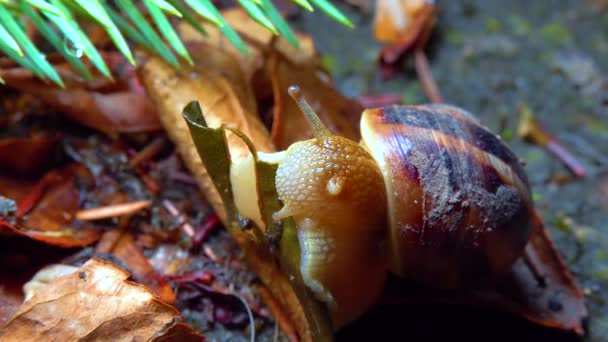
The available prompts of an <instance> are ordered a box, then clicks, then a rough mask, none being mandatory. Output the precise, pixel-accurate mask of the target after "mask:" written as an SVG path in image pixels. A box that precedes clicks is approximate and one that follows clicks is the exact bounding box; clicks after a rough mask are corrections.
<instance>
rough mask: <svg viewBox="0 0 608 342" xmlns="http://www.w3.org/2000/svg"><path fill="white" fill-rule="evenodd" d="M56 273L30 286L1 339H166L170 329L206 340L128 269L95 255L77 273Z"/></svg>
mask: <svg viewBox="0 0 608 342" xmlns="http://www.w3.org/2000/svg"><path fill="white" fill-rule="evenodd" d="M47 275H48V274H47ZM55 275H56V276H57V277H56V278H54V279H49V278H48V277H47V278H46V279H44V281H45V282H46V286H40V284H39V285H38V287H35V289H34V290H32V292H31V293H30V295H31V297H30V298H29V300H27V301H26V302H24V303H23V304H22V305H21V308H20V309H19V311H18V312H17V313H16V314H15V316H13V318H12V319H11V320H10V321H9V322H8V324H7V325H6V326H5V327H4V328H3V329H2V330H1V331H0V339H1V340H3V341H27V340H36V341H52V340H62V341H69V340H86V341H94V340H110V341H133V340H166V339H163V338H164V337H166V336H165V335H166V334H170V335H169V336H181V337H183V338H184V340H197V341H202V340H204V338H203V336H201V335H198V334H197V333H196V332H194V330H192V329H189V330H188V328H187V327H184V326H183V325H181V324H180V323H178V321H179V320H180V318H181V316H180V314H179V312H178V311H177V310H176V309H175V308H173V307H171V306H170V305H167V304H165V303H163V302H162V301H160V300H159V299H158V298H156V297H155V296H154V295H153V294H152V293H151V292H150V291H149V290H148V289H146V288H145V287H143V286H141V285H138V284H136V283H133V282H130V281H127V279H128V278H129V273H128V272H126V271H124V270H122V269H121V268H119V267H117V266H116V265H114V264H112V263H110V262H107V261H103V260H97V259H92V260H89V261H88V262H86V263H85V264H84V265H83V266H82V267H80V268H79V269H77V270H75V272H73V273H70V274H64V273H61V272H60V273H58V274H55ZM40 278H41V277H38V278H37V277H36V276H35V277H34V281H38V280H39V279H40ZM26 286H28V285H26ZM30 288H31V287H30ZM178 324H180V326H179V327H176V325H178ZM177 334H179V335H177Z"/></svg>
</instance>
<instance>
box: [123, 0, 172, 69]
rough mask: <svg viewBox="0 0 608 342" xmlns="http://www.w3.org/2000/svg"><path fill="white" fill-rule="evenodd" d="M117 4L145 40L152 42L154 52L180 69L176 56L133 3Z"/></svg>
mask: <svg viewBox="0 0 608 342" xmlns="http://www.w3.org/2000/svg"><path fill="white" fill-rule="evenodd" d="M116 4H117V5H118V7H120V9H121V10H122V11H123V12H125V13H126V14H127V16H129V18H131V21H132V22H133V24H135V26H137V28H138V29H139V31H141V33H142V34H143V36H144V38H145V39H146V40H147V41H148V42H150V44H151V45H152V47H153V48H154V51H156V52H157V53H158V54H159V55H160V56H162V57H163V58H164V59H165V60H166V61H167V62H168V63H169V64H171V65H172V66H173V67H174V68H177V67H179V62H178V61H177V59H176V58H175V56H174V55H173V54H172V53H171V50H170V49H169V48H168V47H167V45H165V43H164V42H163V41H162V39H161V38H160V37H159V35H158V34H157V33H156V31H154V29H153V28H152V26H150V24H148V22H147V21H146V19H145V18H144V17H143V15H142V14H141V13H140V12H139V10H137V8H136V7H133V6H132V3H131V2H130V1H129V0H116Z"/></svg>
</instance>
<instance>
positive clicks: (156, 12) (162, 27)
mask: <svg viewBox="0 0 608 342" xmlns="http://www.w3.org/2000/svg"><path fill="white" fill-rule="evenodd" d="M144 4H145V5H146V7H147V8H148V11H149V12H150V15H151V16H152V19H154V22H155V23H156V26H157V27H158V29H159V31H160V32H161V33H162V34H163V35H164V36H165V38H166V40H167V41H168V42H169V44H171V46H172V47H173V50H175V52H177V54H178V55H180V56H182V57H183V58H184V59H185V60H187V61H188V63H190V65H193V62H192V58H190V54H188V50H186V47H185V46H184V44H183V43H182V40H181V39H180V38H179V36H178V35H177V33H176V32H175V30H174V29H173V26H171V23H169V20H167V18H166V17H165V15H164V14H163V12H162V11H161V10H160V9H159V8H158V7H156V5H155V4H154V2H153V0H144Z"/></svg>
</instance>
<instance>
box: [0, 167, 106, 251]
mask: <svg viewBox="0 0 608 342" xmlns="http://www.w3.org/2000/svg"><path fill="white" fill-rule="evenodd" d="M90 177H91V175H90V174H89V173H88V171H87V170H86V169H85V168H84V167H83V166H81V165H78V164H72V165H69V166H67V167H65V168H63V169H61V170H53V171H50V172H49V173H47V175H45V176H44V177H43V184H39V185H37V186H36V185H34V186H33V185H32V184H28V183H23V182H13V180H12V179H7V178H4V179H2V180H1V181H0V184H9V183H12V186H9V187H6V188H5V187H2V188H0V194H1V195H3V196H6V197H8V198H11V199H14V200H16V201H17V203H18V205H17V206H18V209H17V211H18V212H22V213H23V214H25V213H26V212H28V211H29V213H27V215H25V216H23V217H21V218H18V219H15V218H13V219H10V220H9V219H8V218H3V219H0V228H5V229H8V230H10V231H11V232H14V233H16V234H18V235H23V236H27V237H29V238H32V239H35V240H38V241H42V242H45V243H48V244H51V245H55V246H59V247H64V248H70V247H84V246H87V245H90V244H91V243H93V242H95V241H97V240H98V239H99V236H100V232H99V231H97V230H94V229H92V228H89V227H87V226H86V225H80V226H78V225H76V224H75V222H74V215H75V213H76V211H78V209H79V207H80V191H81V189H80V186H79V185H82V184H86V182H87V181H91V178H90ZM24 207H27V209H22V208H24Z"/></svg>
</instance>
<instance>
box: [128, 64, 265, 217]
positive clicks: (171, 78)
mask: <svg viewBox="0 0 608 342" xmlns="http://www.w3.org/2000/svg"><path fill="white" fill-rule="evenodd" d="M139 74H140V76H141V79H142V82H143V84H144V86H145V87H146V91H147V92H148V93H149V94H150V97H151V98H152V99H153V101H154V103H155V106H156V108H157V109H158V113H159V116H160V118H161V121H162V123H163V125H164V126H165V129H166V131H167V133H168V134H169V138H170V139H171V140H172V141H173V142H174V143H175V144H176V145H177V149H178V151H179V153H180V155H181V157H182V158H183V160H184V162H185V164H186V166H187V167H188V168H189V169H190V171H191V172H192V173H193V175H194V177H195V179H196V180H197V182H198V184H199V186H200V188H201V189H203V191H204V192H205V194H206V195H207V198H208V200H209V202H210V204H211V205H212V206H213V208H214V209H215V210H216V211H217V213H218V215H219V216H220V218H221V219H222V220H223V221H224V222H225V212H224V208H223V203H222V201H221V198H220V196H219V194H218V193H217V190H216V189H215V185H214V184H213V182H212V181H211V179H210V178H209V176H208V175H207V172H206V170H205V168H204V167H203V165H202V163H201V162H200V157H199V156H198V152H197V150H196V147H195V146H194V143H193V142H192V137H191V136H190V131H189V129H188V126H187V124H186V121H185V120H184V119H183V117H182V110H183V109H184V107H185V106H186V105H187V104H188V103H189V102H190V101H193V100H196V101H198V102H199V103H200V105H201V108H202V110H203V113H204V115H205V118H206V120H207V124H208V125H209V127H219V126H221V125H223V124H226V125H228V126H229V127H232V128H236V129H238V130H240V131H241V132H243V133H244V134H245V135H247V136H248V137H249V138H250V139H251V140H252V141H253V142H254V143H255V144H256V148H257V149H258V151H262V152H270V151H273V150H274V147H273V146H272V143H271V142H270V139H269V137H268V133H267V132H266V128H265V127H264V125H263V124H262V123H261V122H260V120H259V118H258V117H257V113H255V112H249V111H248V110H247V109H246V107H244V106H243V105H242V103H241V101H240V97H239V96H238V95H237V94H236V91H235V89H234V88H233V86H232V84H231V83H230V82H229V81H228V80H227V79H226V78H225V77H223V76H222V75H218V73H217V70H213V68H212V67H210V66H203V65H200V66H199V65H197V66H195V68H194V69H188V68H182V69H180V70H175V69H173V68H172V67H171V66H170V65H168V64H167V63H165V62H164V61H163V60H162V59H160V58H158V57H151V58H150V60H148V61H147V62H146V63H145V64H143V65H142V66H141V68H140V70H139ZM227 139H228V145H229V146H230V153H231V158H232V159H233V160H236V159H240V158H244V157H246V156H248V155H249V149H248V148H247V145H246V144H245V143H244V142H243V141H242V140H241V139H240V138H238V137H236V136H235V135H232V134H229V135H228V136H227Z"/></svg>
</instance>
